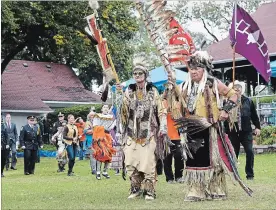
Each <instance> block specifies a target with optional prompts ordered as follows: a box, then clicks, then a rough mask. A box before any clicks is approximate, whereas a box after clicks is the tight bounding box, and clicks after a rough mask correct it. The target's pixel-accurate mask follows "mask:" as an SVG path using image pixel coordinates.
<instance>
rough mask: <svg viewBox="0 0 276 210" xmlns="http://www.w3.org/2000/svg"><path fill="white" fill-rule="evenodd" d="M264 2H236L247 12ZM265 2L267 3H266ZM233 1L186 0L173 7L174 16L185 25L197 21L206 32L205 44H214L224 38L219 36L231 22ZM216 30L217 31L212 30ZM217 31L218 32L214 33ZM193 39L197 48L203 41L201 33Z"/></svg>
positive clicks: (252, 10)
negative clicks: (174, 10) (207, 35)
mask: <svg viewBox="0 0 276 210" xmlns="http://www.w3.org/2000/svg"><path fill="white" fill-rule="evenodd" d="M263 2H265V1H264V0H252V1H244V0H243V1H238V4H239V5H240V6H241V7H243V8H244V9H245V10H246V11H247V12H249V13H252V12H255V11H256V9H257V8H258V7H259V5H260V4H261V3H263ZM266 2H267V1H266ZM233 5H234V4H233V1H231V0H227V1H193V2H192V3H190V2H189V3H187V0H184V1H179V2H178V3H177V4H175V5H174V7H175V9H176V11H177V12H176V14H177V16H178V18H179V20H180V22H181V23H182V24H183V25H185V24H187V22H189V21H199V22H201V24H202V25H204V28H205V29H206V32H207V33H208V34H209V37H206V36H205V37H204V39H205V40H206V41H207V44H211V43H212V42H216V41H217V40H221V39H223V38H225V37H222V36H221V34H225V33H226V32H227V31H228V29H229V25H230V24H231V21H232V15H233ZM214 29H218V30H214ZM216 31H218V32H216ZM193 35H194V36H193V38H194V39H195V44H196V46H198V44H199V43H198V42H202V41H203V40H204V39H201V41H200V37H202V33H195V34H193ZM216 39H217V40H216Z"/></svg>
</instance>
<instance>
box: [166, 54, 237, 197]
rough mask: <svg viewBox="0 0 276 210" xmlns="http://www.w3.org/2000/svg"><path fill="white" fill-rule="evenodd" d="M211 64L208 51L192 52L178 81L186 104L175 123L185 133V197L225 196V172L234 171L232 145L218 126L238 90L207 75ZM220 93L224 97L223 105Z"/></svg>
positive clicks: (232, 103)
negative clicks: (183, 77)
mask: <svg viewBox="0 0 276 210" xmlns="http://www.w3.org/2000/svg"><path fill="white" fill-rule="evenodd" d="M212 67H213V66H212V58H211V56H209V55H208V53H207V52H205V51H197V52H195V53H194V54H192V55H191V56H190V59H189V61H188V68H189V72H188V77H187V80H186V82H185V83H183V84H181V85H180V89H181V94H182V97H183V98H184V100H185V102H186V107H182V108H183V109H182V111H183V115H184V116H185V117H183V118H182V119H180V120H177V125H178V126H179V129H180V132H181V133H182V134H183V133H185V135H184V136H183V135H182V139H181V141H182V143H183V144H185V145H187V147H188V150H186V151H188V152H187V153H186V154H188V155H187V160H186V168H185V171H184V178H185V181H186V182H187V183H188V185H189V189H188V194H187V196H186V199H185V201H202V200H206V199H213V200H221V199H225V198H226V181H225V174H229V175H230V176H232V175H234V173H235V171H233V166H234V167H235V163H236V160H235V155H234V149H233V147H232V145H231V143H230V141H229V139H228V138H227V136H224V133H223V131H222V130H221V121H224V120H226V119H227V118H228V112H229V111H230V110H231V109H232V108H234V107H235V106H236V102H237V94H236V92H235V91H234V90H233V89H230V88H228V87H227V86H226V85H224V84H223V83H222V82H221V81H219V80H218V79H216V78H214V77H212V76H211V75H210V74H211V71H212ZM171 76H172V75H169V77H170V78H171ZM172 81H173V80H172ZM221 96H224V97H225V98H226V102H225V104H224V106H222V107H221ZM185 137H186V138H185ZM225 148H228V149H229V150H227V151H226V149H225ZM227 152H228V153H227ZM230 153H231V154H230ZM225 154H228V155H225ZM232 172H234V173H232ZM235 178H236V177H235ZM236 179H237V178H236Z"/></svg>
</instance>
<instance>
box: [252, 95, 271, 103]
mask: <svg viewBox="0 0 276 210" xmlns="http://www.w3.org/2000/svg"><path fill="white" fill-rule="evenodd" d="M252 101H253V102H254V104H255V105H256V98H252ZM272 102H276V96H266V97H262V98H260V100H259V103H269V104H270V103H272Z"/></svg>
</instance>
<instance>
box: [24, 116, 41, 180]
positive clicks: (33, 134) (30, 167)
mask: <svg viewBox="0 0 276 210" xmlns="http://www.w3.org/2000/svg"><path fill="white" fill-rule="evenodd" d="M27 119H28V124H27V125H24V126H22V128H21V130H20V145H21V147H22V149H24V174H25V175H29V174H34V170H35V161H36V159H37V150H38V148H39V147H40V148H43V143H42V140H41V135H40V132H39V130H38V127H37V126H35V125H34V123H35V121H34V120H35V116H28V117H27Z"/></svg>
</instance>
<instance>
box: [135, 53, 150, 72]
mask: <svg viewBox="0 0 276 210" xmlns="http://www.w3.org/2000/svg"><path fill="white" fill-rule="evenodd" d="M136 70H141V71H143V72H144V73H145V74H146V75H147V76H148V74H149V61H148V59H147V57H146V55H145V54H139V55H135V56H134V58H133V72H134V71H136Z"/></svg>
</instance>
